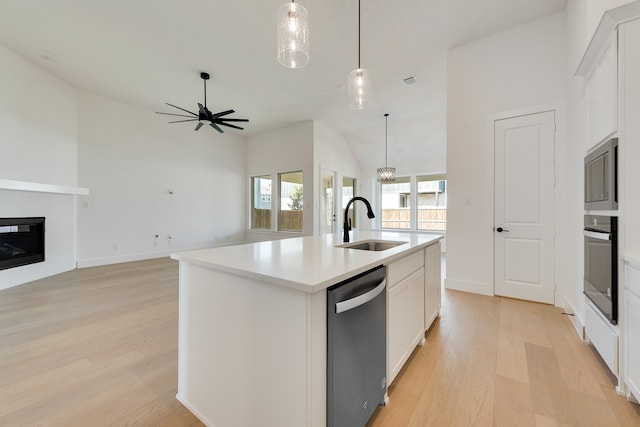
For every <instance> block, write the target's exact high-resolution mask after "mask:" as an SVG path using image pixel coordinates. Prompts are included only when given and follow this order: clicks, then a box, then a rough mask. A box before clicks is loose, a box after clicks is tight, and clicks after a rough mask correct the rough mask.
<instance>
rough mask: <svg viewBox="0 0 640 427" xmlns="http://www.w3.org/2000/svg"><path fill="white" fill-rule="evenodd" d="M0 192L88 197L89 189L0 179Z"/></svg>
mask: <svg viewBox="0 0 640 427" xmlns="http://www.w3.org/2000/svg"><path fill="white" fill-rule="evenodd" d="M0 190H15V191H35V192H38V193H56V194H75V195H79V196H88V195H89V189H88V188H83V187H70V186H65V185H55V184H42V183H39V182H29V181H15V180H12V179H0Z"/></svg>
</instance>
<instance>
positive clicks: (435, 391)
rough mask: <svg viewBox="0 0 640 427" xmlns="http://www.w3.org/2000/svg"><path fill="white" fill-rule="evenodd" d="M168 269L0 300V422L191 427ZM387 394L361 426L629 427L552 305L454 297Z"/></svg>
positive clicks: (625, 407)
mask: <svg viewBox="0 0 640 427" xmlns="http://www.w3.org/2000/svg"><path fill="white" fill-rule="evenodd" d="M177 273H178V270H177V263H176V262H175V261H171V260H169V259H159V260H150V261H140V262H133V263H126V264H118V265H112V266H105V267H95V268H88V269H82V270H76V271H71V272H68V273H64V274H61V275H58V276H54V277H51V278H47V279H44V280H39V281H36V282H32V283H30V284H26V285H23V286H18V287H16V288H12V289H7V290H4V291H0V426H91V427H93V426H120V425H140V426H200V425H202V424H201V423H200V422H199V421H198V420H197V419H196V418H195V417H194V416H193V415H192V414H191V413H190V412H189V411H187V410H186V409H185V408H184V407H182V405H180V404H179V403H178V402H177V401H176V400H175V394H176V391H177V289H178V288H177V278H178V274H177ZM389 395H390V398H391V401H390V403H389V405H388V406H386V407H384V408H379V409H378V410H377V411H376V413H375V414H374V417H373V418H372V420H371V422H370V423H369V427H392V426H393V427H397V426H420V427H421V426H430V425H433V426H472V425H477V426H491V425H495V426H516V425H525V426H534V425H535V426H563V425H568V426H594V427H595V426H598V427H599V426H607V427H608V426H640V407H638V406H636V405H633V404H631V403H629V402H627V401H626V400H625V399H624V398H623V397H621V396H618V395H616V393H615V390H614V379H613V378H611V377H610V376H609V375H608V374H607V371H606V368H605V367H604V366H603V365H602V363H601V362H600V361H599V359H598V357H597V356H596V354H595V353H594V352H593V351H592V350H591V349H590V347H589V346H587V345H586V344H584V343H582V342H580V340H578V338H577V335H576V333H575V331H574V330H573V327H572V326H571V324H570V322H569V321H568V320H567V319H566V318H565V316H563V315H562V314H561V310H559V309H556V308H554V307H550V306H546V305H541V304H534V303H527V302H523V301H516V300H510V299H505V298H493V297H484V296H479V295H472V294H466V293H461V292H454V291H446V292H444V299H443V308H442V312H441V318H440V319H439V320H437V321H436V323H435V324H434V326H433V327H432V329H431V330H430V331H429V333H428V335H427V343H426V345H425V346H424V347H419V348H418V349H417V350H416V351H415V352H414V354H413V355H412V357H411V358H410V360H409V362H408V363H407V365H406V366H405V368H404V369H403V371H402V372H401V373H400V374H399V376H398V378H397V379H396V381H395V382H394V384H393V385H392V387H391V388H390V391H389ZM221 427H226V426H221ZM282 427H287V426H282Z"/></svg>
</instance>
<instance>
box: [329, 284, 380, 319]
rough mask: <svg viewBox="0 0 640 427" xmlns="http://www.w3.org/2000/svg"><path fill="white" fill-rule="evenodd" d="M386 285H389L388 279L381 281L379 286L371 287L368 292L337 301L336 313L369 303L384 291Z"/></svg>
mask: <svg viewBox="0 0 640 427" xmlns="http://www.w3.org/2000/svg"><path fill="white" fill-rule="evenodd" d="M386 286H387V281H386V280H383V281H382V282H380V284H379V285H378V286H376V287H375V288H373V289H371V290H370V291H369V292H367V293H364V294H362V295H358V296H357V297H353V298H349V299H348V300H344V301H340V302H337V303H336V314H339V313H343V312H345V311H349V310H351V309H354V308H356V307H360V306H361V305H363V304H366V303H368V302H369V301H371V300H372V299H374V298H375V297H377V296H378V295H380V293H381V292H382V291H384V288H385V287H386Z"/></svg>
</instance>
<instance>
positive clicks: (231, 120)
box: [220, 119, 249, 122]
mask: <svg viewBox="0 0 640 427" xmlns="http://www.w3.org/2000/svg"><path fill="white" fill-rule="evenodd" d="M220 120H222V121H225V122H248V121H249V119H220Z"/></svg>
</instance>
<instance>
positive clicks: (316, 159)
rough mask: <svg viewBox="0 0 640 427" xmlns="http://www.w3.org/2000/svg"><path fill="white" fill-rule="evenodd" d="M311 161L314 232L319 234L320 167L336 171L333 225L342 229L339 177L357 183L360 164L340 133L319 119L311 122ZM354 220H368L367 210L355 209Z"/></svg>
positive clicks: (361, 221) (340, 181) (359, 221)
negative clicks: (356, 216) (312, 167)
mask: <svg viewBox="0 0 640 427" xmlns="http://www.w3.org/2000/svg"><path fill="white" fill-rule="evenodd" d="M313 153H314V154H313V164H314V177H315V179H314V186H315V188H314V190H315V191H314V192H313V194H314V205H315V206H316V215H315V221H314V224H313V229H314V234H319V233H320V230H321V228H320V218H321V212H320V196H321V194H320V186H321V173H322V169H328V170H331V171H335V172H336V175H337V177H336V180H337V184H336V195H335V201H336V228H335V232H341V231H342V224H343V222H344V212H342V178H343V177H345V176H346V177H351V178H356V179H357V182H356V185H358V184H359V182H360V179H359V178H360V164H359V163H358V160H357V159H356V158H355V156H354V155H353V153H352V152H351V149H350V148H349V146H348V145H347V143H346V141H345V140H344V138H343V137H342V134H340V133H339V132H337V131H335V130H334V129H332V128H330V127H328V126H326V125H324V124H323V123H321V122H318V121H314V122H313ZM358 203H359V202H358ZM357 213H358V218H357V223H358V224H362V223H365V222H367V221H370V220H369V219H368V218H367V216H366V209H361V208H358V209H357Z"/></svg>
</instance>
